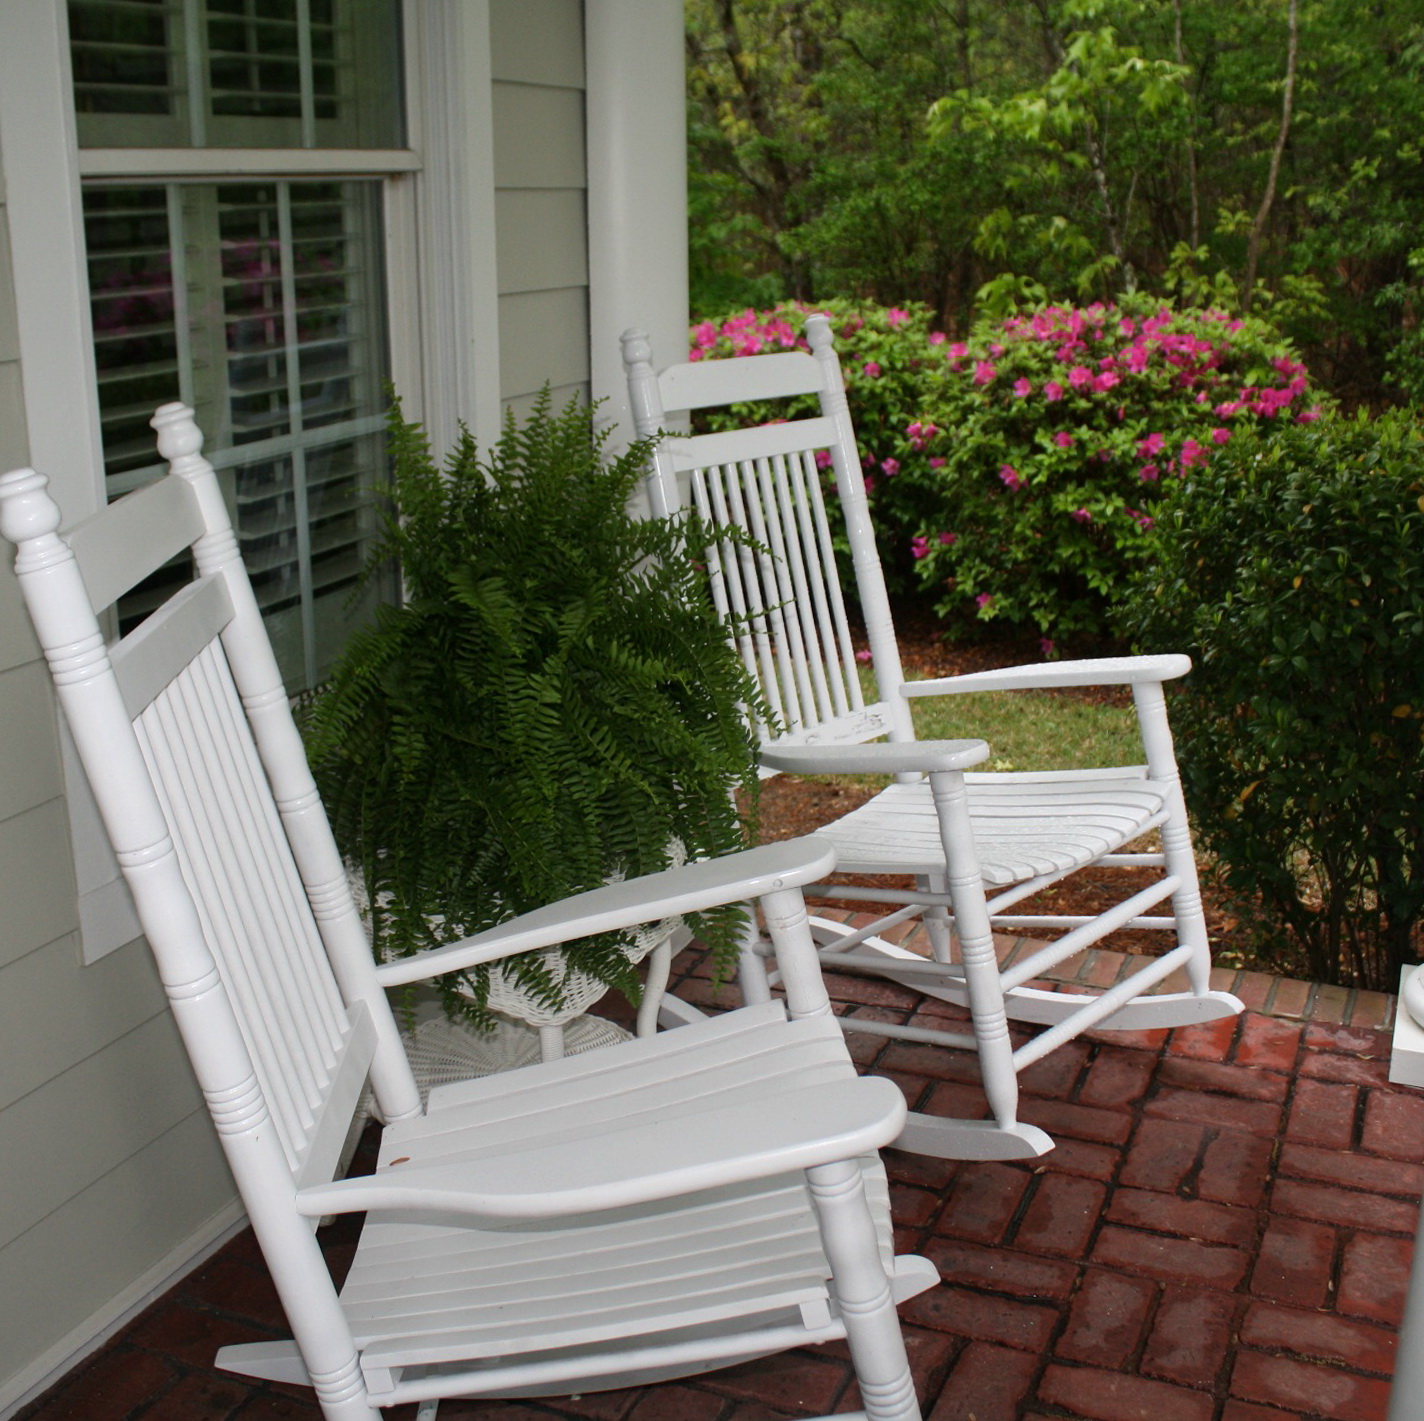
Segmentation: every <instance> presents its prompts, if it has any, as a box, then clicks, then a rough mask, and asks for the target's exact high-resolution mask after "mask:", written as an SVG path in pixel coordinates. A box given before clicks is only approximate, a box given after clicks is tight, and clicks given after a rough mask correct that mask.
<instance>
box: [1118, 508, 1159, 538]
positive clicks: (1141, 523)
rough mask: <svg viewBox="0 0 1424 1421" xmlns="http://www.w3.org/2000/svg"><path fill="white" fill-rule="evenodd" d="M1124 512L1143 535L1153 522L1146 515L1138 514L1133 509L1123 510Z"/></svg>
mask: <svg viewBox="0 0 1424 1421" xmlns="http://www.w3.org/2000/svg"><path fill="white" fill-rule="evenodd" d="M1124 512H1125V513H1126V514H1127V516H1128V517H1129V518H1131V519H1132V521H1133V522H1134V523H1136V524H1137V526H1138V527H1139V528H1141V529H1142V531H1143V532H1144V533H1145V532H1146V531H1147V530H1148V529H1149V528H1150V527H1151V526H1152V524H1153V522H1154V521H1155V520H1154V519H1152V518H1149V517H1148V516H1147V514H1145V513H1139V512H1138V511H1137V509H1135V508H1128V509H1124Z"/></svg>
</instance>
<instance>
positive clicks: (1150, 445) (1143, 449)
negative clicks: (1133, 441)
mask: <svg viewBox="0 0 1424 1421" xmlns="http://www.w3.org/2000/svg"><path fill="white" fill-rule="evenodd" d="M1166 442H1167V441H1166V439H1164V438H1163V437H1162V435H1160V434H1149V435H1148V436H1147V438H1146V439H1139V440H1138V441H1137V452H1138V454H1139V455H1141V456H1142V458H1144V459H1150V458H1151V457H1152V456H1153V455H1154V454H1160V453H1161V452H1162V446H1163V445H1164V444H1165V443H1166Z"/></svg>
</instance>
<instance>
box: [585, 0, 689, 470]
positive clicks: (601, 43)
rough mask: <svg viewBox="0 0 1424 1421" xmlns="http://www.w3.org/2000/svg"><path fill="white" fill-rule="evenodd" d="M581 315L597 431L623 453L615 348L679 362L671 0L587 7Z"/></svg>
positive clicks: (683, 299) (682, 344) (627, 438)
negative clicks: (642, 344) (623, 344)
mask: <svg viewBox="0 0 1424 1421" xmlns="http://www.w3.org/2000/svg"><path fill="white" fill-rule="evenodd" d="M584 10H585V20H584V32H585V44H586V58H585V62H586V65H587V84H588V91H587V93H588V96H587V106H588V107H587V114H588V267H589V271H588V304H589V341H590V344H591V369H592V385H593V398H594V399H596V400H597V399H604V398H606V399H607V404H605V405H604V406H603V407H602V409H601V410H600V421H599V422H600V424H601V425H606V424H608V423H610V422H616V423H617V426H618V428H617V430H616V431H615V433H614V436H613V439H612V441H610V442H611V445H612V447H613V448H614V449H620V448H624V447H626V446H627V445H628V444H629V443H631V442H632V437H633V436H632V429H633V420H632V416H631V414H630V412H629V409H628V398H627V394H626V392H625V390H624V386H623V366H622V357H621V353H620V348H619V344H618V337H619V336H620V335H621V334H622V333H623V332H624V331H625V330H626V329H627V328H628V327H629V326H637V327H639V328H640V329H641V330H645V331H647V332H648V334H649V335H650V336H651V337H652V342H653V355H654V359H655V360H656V362H657V363H658V364H659V365H666V364H668V363H670V362H671V361H674V360H682V359H684V358H685V357H686V353H687V319H688V312H687V109H686V80H685V58H684V54H685V50H684V40H683V18H682V0H587V3H586V4H585V7H584Z"/></svg>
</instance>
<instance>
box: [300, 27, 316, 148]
mask: <svg viewBox="0 0 1424 1421" xmlns="http://www.w3.org/2000/svg"><path fill="white" fill-rule="evenodd" d="M297 68H298V82H299V83H300V84H301V87H302V147H303V148H315V147H316V79H315V76H314V74H313V72H312V35H311V0H297Z"/></svg>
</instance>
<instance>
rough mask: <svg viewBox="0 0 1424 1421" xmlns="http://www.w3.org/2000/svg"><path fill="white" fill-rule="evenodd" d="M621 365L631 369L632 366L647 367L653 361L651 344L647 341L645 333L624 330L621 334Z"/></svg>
mask: <svg viewBox="0 0 1424 1421" xmlns="http://www.w3.org/2000/svg"><path fill="white" fill-rule="evenodd" d="M622 340H623V364H624V366H626V367H629V368H631V367H632V366H634V365H649V364H651V363H652V359H653V344H652V342H651V341H650V340H649V339H648V333H647V331H639V330H626V331H624V332H623V336H622Z"/></svg>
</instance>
